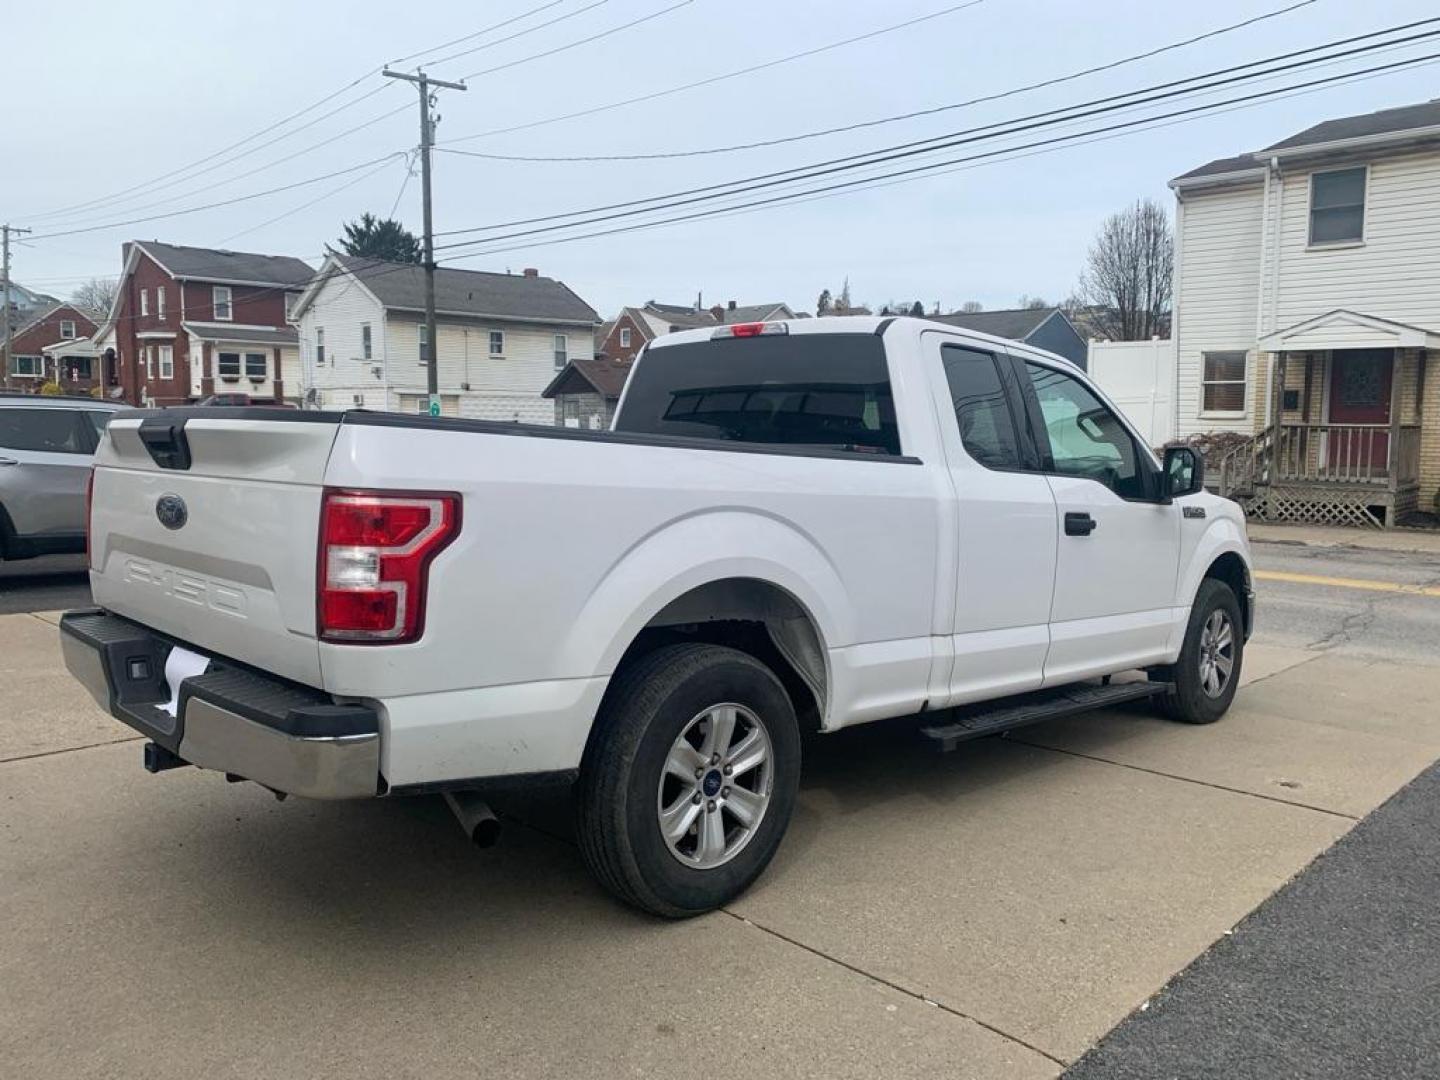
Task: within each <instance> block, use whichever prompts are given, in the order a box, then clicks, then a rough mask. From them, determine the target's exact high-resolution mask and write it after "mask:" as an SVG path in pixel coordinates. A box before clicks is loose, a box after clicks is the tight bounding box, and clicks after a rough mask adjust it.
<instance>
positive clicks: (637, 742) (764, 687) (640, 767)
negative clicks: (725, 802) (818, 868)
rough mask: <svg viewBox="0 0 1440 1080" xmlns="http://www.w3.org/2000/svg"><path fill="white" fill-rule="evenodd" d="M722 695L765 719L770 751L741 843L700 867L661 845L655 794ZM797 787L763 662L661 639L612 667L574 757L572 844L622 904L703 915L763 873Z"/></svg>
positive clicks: (787, 735) (780, 693)
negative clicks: (575, 840) (758, 806)
mask: <svg viewBox="0 0 1440 1080" xmlns="http://www.w3.org/2000/svg"><path fill="white" fill-rule="evenodd" d="M720 703H735V704H737V705H740V706H742V707H743V708H744V709H747V710H749V711H750V712H751V713H753V714H754V716H756V717H758V718H760V719H761V720H762V721H763V724H764V728H765V730H766V732H768V734H769V738H770V749H771V760H772V765H771V767H770V780H769V796H768V802H767V804H766V806H765V810H764V813H763V815H762V816H760V818H759V823H758V825H756V826H755V827H754V831H753V835H751V836H750V837H749V838H748V840H746V842H745V843H744V845H743V847H740V848H739V850H738V851H736V853H735V854H734V855H733V856H731V857H730V858H729V861H728V862H725V863H723V865H718V866H715V867H713V868H710V869H697V868H694V867H691V866H688V865H685V864H684V863H682V861H681V859H680V857H679V856H678V855H676V854H674V853H672V851H671V849H670V847H669V846H668V845H667V843H666V840H665V838H664V836H663V835H662V834H661V829H660V822H659V818H658V815H657V802H658V801H659V799H660V794H661V784H662V776H663V775H664V774H665V762H666V758H667V756H668V755H669V754H670V753H671V749H672V746H673V744H674V743H675V741H676V740H677V739H679V738H680V737H681V735H682V733H684V732H685V731H686V730H687V728H689V727H690V726H691V725H692V724H693V723H694V721H695V719H696V718H697V716H698V715H699V714H700V713H702V712H704V711H705V710H707V709H709V708H711V707H712V706H715V705H718V704H720ZM799 786H800V731H799V725H798V724H797V723H796V720H795V710H794V708H793V707H792V705H791V703H790V698H789V695H788V694H786V692H785V688H784V687H783V686H782V685H781V683H780V680H779V679H777V678H776V677H775V675H774V674H773V673H772V672H771V671H770V669H769V668H767V667H765V665H764V664H762V663H760V662H759V661H758V660H756V659H755V658H754V657H752V656H749V655H748V654H746V653H742V652H739V651H737V650H735V649H729V648H723V647H721V646H716V645H699V644H683V645H668V646H665V647H663V648H660V649H656V650H655V651H654V652H652V653H649V654H647V655H645V656H643V657H641V658H640V659H639V660H638V661H636V662H635V663H633V664H630V665H629V666H627V667H626V668H624V669H622V670H621V671H620V672H619V673H617V675H616V676H615V681H614V683H613V685H612V686H611V688H610V690H609V692H608V693H607V695H606V698H605V703H604V705H603V706H602V708H601V713H600V716H599V717H598V718H597V720H596V724H595V730H594V732H592V734H591V736H590V742H589V745H588V746H587V747H586V750H585V757H584V760H583V762H582V763H581V767H580V780H579V784H578V787H577V799H576V812H577V832H578V834H579V839H580V851H581V853H582V854H583V855H584V857H585V862H586V863H587V864H588V866H589V867H590V870H591V872H592V873H593V874H594V875H595V877H596V878H597V879H598V880H599V881H600V883H601V884H602V885H604V886H605V888H606V889H608V890H609V891H610V892H612V893H614V894H615V895H616V896H617V897H619V898H620V899H621V900H624V901H625V902H626V903H627V904H632V905H634V906H635V907H637V908H640V909H641V910H642V911H648V912H650V913H652V914H655V915H661V916H664V917H666V918H686V917H688V916H692V915H700V914H703V913H704V912H707V911H712V910H714V909H715V908H717V907H720V906H721V905H723V904H725V903H727V902H728V901H730V900H732V899H733V898H734V897H736V896H738V895H739V894H740V893H742V892H743V891H744V890H745V889H746V888H747V887H749V885H750V884H751V882H753V881H754V880H755V879H756V878H757V877H759V876H760V874H761V872H762V871H763V870H764V869H765V867H766V866H767V865H768V864H769V862H770V859H771V857H772V856H774V854H775V851H776V849H777V848H779V846H780V840H781V838H782V837H783V836H784V834H785V829H786V826H787V825H789V823H790V815H791V813H792V811H793V810H794V807H795V796H796V793H797V791H798V790H799ZM726 790H727V792H728V790H729V789H726ZM711 805H713V804H711ZM717 820H718V819H717ZM726 820H729V819H728V818H727V819H726Z"/></svg>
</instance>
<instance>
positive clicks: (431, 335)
mask: <svg viewBox="0 0 1440 1080" xmlns="http://www.w3.org/2000/svg"><path fill="white" fill-rule="evenodd" d="M382 74H383V75H384V76H385V77H386V78H387V79H404V80H405V81H406V82H411V83H414V84H415V85H416V87H417V88H418V89H419V90H420V186H421V188H422V189H423V192H424V194H423V201H424V207H425V235H424V237H423V240H422V243H423V245H424V255H423V258H424V260H425V354H426V355H425V382H426V386H427V387H428V391H429V395H430V415H431V416H439V415H440V369H439V366H438V363H437V361H438V358H439V354H440V340H439V336H438V334H437V333H436V329H435V230H434V225H433V223H432V221H431V216H430V147H431V145H432V144H433V143H434V142H435V120H436V119H437V118H435V117H432V116H431V115H430V106H431V105H432V104H433V102H432V101H431V99H430V88H431V87H432V86H441V87H444V88H445V89H446V90H464V89H465V84H464V83H463V82H458V83H455V82H445V81H444V80H442V79H432V78H430V76H428V75H426V74H425V72H423V71H421V72H417V73H416V74H414V75H411V74H409V73H408V72H404V71H391V70H390V69H389V68H385V69H383V71H382Z"/></svg>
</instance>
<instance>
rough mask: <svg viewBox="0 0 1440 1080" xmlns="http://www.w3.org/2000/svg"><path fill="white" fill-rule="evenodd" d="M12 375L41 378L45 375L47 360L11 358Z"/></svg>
mask: <svg viewBox="0 0 1440 1080" xmlns="http://www.w3.org/2000/svg"><path fill="white" fill-rule="evenodd" d="M10 374H11V375H25V376H29V377H32V378H39V377H40V376H41V375H43V374H45V358H44V357H43V356H12V357H11V358H10Z"/></svg>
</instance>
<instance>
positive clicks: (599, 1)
mask: <svg viewBox="0 0 1440 1080" xmlns="http://www.w3.org/2000/svg"><path fill="white" fill-rule="evenodd" d="M609 2H610V0H594V2H593V3H590V4H586V5H585V6H584V7H582V8H577V9H576V10H574V11H570V12H566V13H565V14H564V15H557V16H556V17H555V18H553V19H551V20H549V21H548V22H543V23H539V24H538V25H536V26H532V27H530V28H529V29H527V30H521V31H520V32H519V33H516V34H511V35H510V36H509V37H503V38H500V40H498V41H487V42H486V43H485V44H484V45H476V46H475V47H474V48H470V49H462V50H460V51H459V52H457V53H450V54H449V55H448V56H442V57H440V58H439V59H437V60H432V61H430V63H431V64H448V63H450V61H452V60H458V59H460V57H462V56H469V55H471V54H472V53H477V52H483V51H484V50H486V49H493V48H495V46H497V45H504V44H505V43H506V42H507V41H514V40H515V39H516V38H522V37H524V36H525V35H527V34H533V33H535V31H537V30H544V29H545V28H546V27H547V26H554V25H555V24H556V23H562V22H566V21H567V20H569V19H573V18H575V17H576V16H579V15H584V14H585V12H587V11H590V10H592V9H594V8H597V7H601V6H602V5H604V4H608V3H609ZM469 77H470V76H468V75H466V76H465V78H467V79H468V78H469Z"/></svg>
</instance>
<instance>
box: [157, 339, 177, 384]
mask: <svg viewBox="0 0 1440 1080" xmlns="http://www.w3.org/2000/svg"><path fill="white" fill-rule="evenodd" d="M174 377H175V349H174V347H173V346H171V345H161V346H160V378H162V379H173V378H174Z"/></svg>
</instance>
